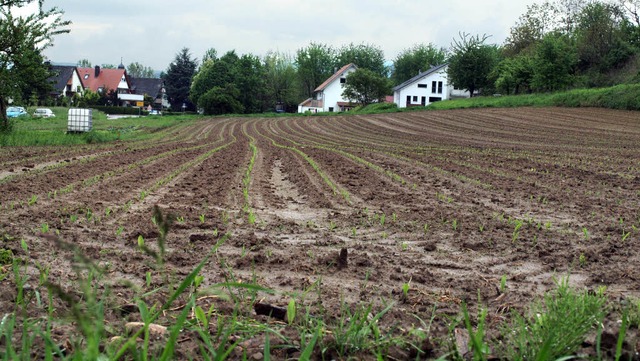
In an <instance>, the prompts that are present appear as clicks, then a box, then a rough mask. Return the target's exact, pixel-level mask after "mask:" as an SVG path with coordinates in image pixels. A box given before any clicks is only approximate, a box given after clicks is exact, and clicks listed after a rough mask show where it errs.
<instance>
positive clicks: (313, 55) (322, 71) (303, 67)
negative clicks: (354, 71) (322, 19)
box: [295, 43, 344, 97]
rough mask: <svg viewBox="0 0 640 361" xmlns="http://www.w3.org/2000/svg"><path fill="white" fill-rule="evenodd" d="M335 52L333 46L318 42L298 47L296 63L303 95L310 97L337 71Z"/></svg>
mask: <svg viewBox="0 0 640 361" xmlns="http://www.w3.org/2000/svg"><path fill="white" fill-rule="evenodd" d="M335 54H336V53H335V50H334V49H333V48H332V47H330V46H328V45H325V44H318V43H311V44H309V46H307V47H306V48H302V49H298V51H297V53H296V60H295V63H296V67H297V68H298V78H299V79H300V84H301V86H302V93H303V96H306V97H310V96H311V95H312V94H313V91H314V90H315V88H317V87H318V85H320V84H322V82H323V81H325V80H326V79H327V78H328V77H330V76H331V75H332V74H333V73H334V72H335V59H336V55H335ZM343 65H344V64H343Z"/></svg>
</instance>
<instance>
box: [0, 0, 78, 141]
mask: <svg viewBox="0 0 640 361" xmlns="http://www.w3.org/2000/svg"><path fill="white" fill-rule="evenodd" d="M31 2H33V1H27V0H3V1H2V2H0V128H2V129H9V121H8V119H7V111H6V109H7V102H8V99H9V98H14V99H18V98H22V97H24V95H25V92H28V89H34V88H41V87H46V86H47V85H46V84H47V78H48V77H49V76H50V75H51V74H50V72H49V71H48V66H47V64H45V63H44V62H43V61H42V60H43V57H42V51H43V50H44V49H45V48H47V47H49V46H51V45H52V40H53V37H54V36H56V35H59V34H63V33H68V32H69V30H68V29H67V26H68V25H69V24H70V22H69V21H65V20H63V19H62V14H63V12H62V10H60V9H58V8H52V9H49V10H47V9H44V8H43V2H42V1H40V2H39V11H38V12H37V13H36V14H32V15H29V16H26V17H21V16H15V15H13V12H12V8H14V7H21V6H24V5H27V4H29V3H31ZM26 75H28V78H25V76H26Z"/></svg>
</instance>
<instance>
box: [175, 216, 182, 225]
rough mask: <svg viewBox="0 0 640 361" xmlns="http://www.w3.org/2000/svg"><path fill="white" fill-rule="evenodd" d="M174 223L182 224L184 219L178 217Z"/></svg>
mask: <svg viewBox="0 0 640 361" xmlns="http://www.w3.org/2000/svg"><path fill="white" fill-rule="evenodd" d="M176 221H177V222H178V223H184V217H183V216H178V217H176Z"/></svg>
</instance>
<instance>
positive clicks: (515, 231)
mask: <svg viewBox="0 0 640 361" xmlns="http://www.w3.org/2000/svg"><path fill="white" fill-rule="evenodd" d="M520 228H522V221H521V220H516V225H515V227H514V228H513V234H512V235H511V241H513V242H514V243H515V241H517V240H518V236H520Z"/></svg>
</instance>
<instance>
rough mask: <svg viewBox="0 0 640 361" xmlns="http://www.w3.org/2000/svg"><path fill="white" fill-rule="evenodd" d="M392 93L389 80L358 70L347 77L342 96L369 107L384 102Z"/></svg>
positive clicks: (372, 72)
mask: <svg viewBox="0 0 640 361" xmlns="http://www.w3.org/2000/svg"><path fill="white" fill-rule="evenodd" d="M390 93H391V83H390V81H389V79H387V78H386V77H384V76H381V75H379V74H378V73H376V72H374V71H372V70H369V69H362V68H358V69H357V70H356V71H354V72H352V73H349V74H348V75H347V79H346V83H345V86H344V90H343V91H342V96H343V97H345V98H347V99H349V101H351V102H354V103H357V104H361V105H368V104H371V103H376V102H380V101H382V100H383V99H384V97H385V96H386V95H388V94H390Z"/></svg>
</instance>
